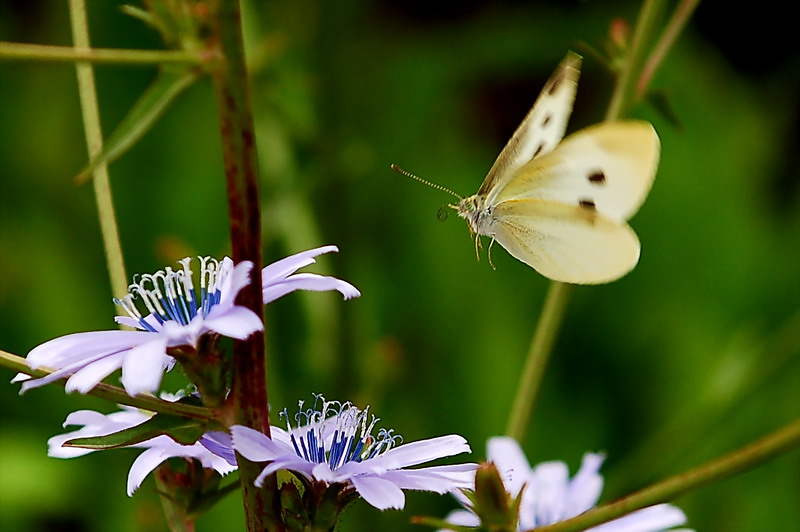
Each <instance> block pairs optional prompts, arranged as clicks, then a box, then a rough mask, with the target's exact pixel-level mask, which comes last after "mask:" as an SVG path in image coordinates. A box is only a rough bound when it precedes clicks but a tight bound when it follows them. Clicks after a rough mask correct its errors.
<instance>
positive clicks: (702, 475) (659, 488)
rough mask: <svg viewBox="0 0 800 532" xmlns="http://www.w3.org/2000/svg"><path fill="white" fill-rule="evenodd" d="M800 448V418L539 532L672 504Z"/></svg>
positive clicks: (568, 531) (564, 530)
mask: <svg viewBox="0 0 800 532" xmlns="http://www.w3.org/2000/svg"><path fill="white" fill-rule="evenodd" d="M798 445H800V418H798V419H796V420H794V421H792V422H791V423H789V424H788V425H786V426H784V427H782V428H780V429H778V430H776V431H775V432H773V433H772V434H769V435H767V436H765V437H763V438H761V439H760V440H757V441H755V442H753V443H751V444H749V445H746V446H745V447H742V448H741V449H739V450H738V451H734V452H732V453H729V454H727V455H725V456H723V457H721V458H717V459H716V460H712V461H711V462H708V463H706V464H704V465H702V466H700V467H697V468H695V469H691V470H689V471H686V472H685V473H681V474H679V475H675V476H673V477H669V478H667V479H665V480H662V481H661V482H658V483H656V484H653V485H652V486H649V487H647V488H644V489H642V490H640V491H637V492H636V493H633V494H631V495H628V496H627V497H624V498H622V499H619V500H617V501H615V502H612V503H609V504H606V505H604V506H599V507H597V508H594V509H593V510H589V511H588V512H586V513H583V514H581V515H579V516H577V517H573V518H572V519H567V520H566V521H561V522H559V523H555V524H553V525H549V526H543V527H539V528H537V529H536V532H572V531H576V530H585V529H586V528H589V527H592V526H595V525H598V524H600V523H605V522H607V521H610V520H612V519H615V518H617V517H620V516H622V515H625V514H628V513H630V512H632V511H634V510H639V509H641V508H646V507H648V506H652V505H654V504H658V503H662V502H667V501H670V500H672V499H674V498H676V497H679V496H680V495H683V494H685V493H687V492H689V491H692V490H694V489H696V488H698V487H700V486H703V485H705V484H709V483H711V482H715V481H718V480H722V479H724V478H727V477H729V476H731V475H734V474H736V473H740V472H742V471H746V470H748V469H752V468H754V467H756V466H758V465H760V464H762V463H764V462H766V461H768V460H771V459H773V458H775V457H776V456H779V455H781V454H783V453H785V452H787V451H789V450H790V449H792V448H793V447H796V446H798Z"/></svg>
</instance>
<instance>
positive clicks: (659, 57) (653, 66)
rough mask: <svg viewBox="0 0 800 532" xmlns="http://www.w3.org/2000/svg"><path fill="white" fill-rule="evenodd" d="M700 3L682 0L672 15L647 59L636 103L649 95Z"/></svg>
mask: <svg viewBox="0 0 800 532" xmlns="http://www.w3.org/2000/svg"><path fill="white" fill-rule="evenodd" d="M699 3H700V0H681V3H680V4H678V7H676V8H675V12H674V13H673V14H672V18H671V19H670V20H669V23H667V27H666V28H665V29H664V32H663V33H662V34H661V38H660V39H659V40H658V43H657V44H656V46H655V47H654V48H653V51H652V53H651V54H650V57H648V58H647V62H646V63H645V65H644V68H643V69H642V74H641V76H639V81H637V82H636V101H639V100H641V99H642V98H644V97H645V95H646V94H647V88H648V86H649V85H650V81H651V80H652V79H653V75H654V74H655V73H656V70H658V67H660V66H661V62H662V61H664V58H665V57H666V56H667V52H668V51H669V50H670V48H672V45H673V44H675V40H676V39H677V38H678V35H680V33H681V31H682V30H683V28H684V26H686V23H687V22H689V18H690V17H691V16H692V13H694V10H695V9H696V8H697V5H698V4H699Z"/></svg>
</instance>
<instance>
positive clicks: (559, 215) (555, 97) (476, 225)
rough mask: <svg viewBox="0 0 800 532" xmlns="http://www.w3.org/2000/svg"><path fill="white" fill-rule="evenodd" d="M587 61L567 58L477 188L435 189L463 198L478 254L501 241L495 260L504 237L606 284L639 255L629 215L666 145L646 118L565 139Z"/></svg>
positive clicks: (522, 250)
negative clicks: (484, 240)
mask: <svg viewBox="0 0 800 532" xmlns="http://www.w3.org/2000/svg"><path fill="white" fill-rule="evenodd" d="M580 66H581V57H580V56H579V55H577V54H574V53H569V54H567V56H566V57H565V58H564V60H563V61H562V62H561V63H560V64H559V66H558V68H557V69H556V71H555V73H554V74H553V75H552V76H551V77H550V79H549V80H548V81H547V83H546V84H545V86H544V89H543V90H542V92H541V94H540V95H539V97H538V98H537V99H536V102H535V103H534V104H533V107H532V108H531V110H530V111H529V112H528V114H527V115H526V116H525V118H524V119H523V121H522V123H521V124H520V126H519V127H518V128H517V130H516V131H515V132H514V135H513V136H512V137H511V140H509V142H508V144H506V146H505V147H504V148H503V150H502V151H501V152H500V155H499V156H498V157H497V160H495V162H494V164H493V165H492V167H491V169H490V170H489V173H488V174H487V176H486V178H485V179H484V181H483V184H482V185H481V187H480V188H479V189H478V192H477V194H474V195H472V196H469V197H466V198H462V197H461V196H459V195H458V194H455V193H454V192H452V191H450V190H449V189H446V188H444V187H440V186H438V185H433V186H435V187H436V188H439V189H442V190H445V191H447V192H450V193H451V194H454V195H455V196H457V197H458V198H459V200H460V201H459V202H458V203H457V204H455V205H449V207H451V208H453V209H455V210H456V211H457V212H458V216H460V217H461V218H464V219H466V220H467V223H468V225H469V229H470V234H471V235H473V236H474V238H475V250H476V253H478V247H479V245H480V237H481V236H482V235H483V236H488V237H490V238H491V239H492V240H491V243H490V244H489V251H488V254H489V262H490V264H491V247H492V244H494V242H495V241H497V242H499V243H500V245H501V246H503V247H504V248H505V249H506V250H507V251H508V252H509V253H510V254H511V255H512V256H514V257H515V258H517V259H519V260H520V261H522V262H524V263H525V264H527V265H528V266H530V267H532V268H533V269H535V270H536V271H538V272H539V273H540V274H542V275H544V276H545V277H548V278H550V279H552V280H554V281H560V282H565V283H575V284H598V283H605V282H610V281H613V280H616V279H618V278H620V277H622V276H623V275H625V274H627V273H628V272H629V271H631V270H632V269H633V268H634V267H635V266H636V264H637V263H638V261H639V254H640V244H639V239H638V238H637V236H636V233H634V231H633V229H631V227H630V226H629V225H628V224H627V220H628V219H629V218H630V217H631V216H633V215H634V214H635V213H636V211H637V210H638V209H639V207H640V206H641V204H642V203H643V202H644V199H645V197H646V196H647V193H648V192H649V190H650V187H651V186H652V183H653V179H654V178H655V174H656V169H657V167H658V159H659V151H660V144H659V139H658V135H657V134H656V132H655V129H654V128H653V126H652V125H651V124H650V123H648V122H644V121H639V120H620V121H609V122H603V123H600V124H597V125H593V126H590V127H587V128H585V129H582V130H580V131H578V132H576V133H573V134H572V135H569V136H568V137H566V138H564V139H563V140H562V138H563V136H564V133H565V131H566V129H567V121H568V119H569V116H570V114H571V112H572V104H573V101H574V100H575V92H576V90H577V85H578V77H579V74H580ZM393 167H394V166H393ZM394 168H395V169H397V170H398V171H401V170H400V169H399V168H397V167H394ZM401 172H402V173H404V174H406V175H409V176H410V177H414V178H416V179H418V180H420V181H423V182H426V181H425V180H422V179H420V178H417V177H416V176H413V175H412V174H409V173H408V172H405V171H401ZM426 183H427V184H431V185H432V183H429V182H426Z"/></svg>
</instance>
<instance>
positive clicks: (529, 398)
mask: <svg viewBox="0 0 800 532" xmlns="http://www.w3.org/2000/svg"><path fill="white" fill-rule="evenodd" d="M662 1H663V0H645V2H644V4H643V5H642V9H641V10H640V12H639V17H638V19H637V22H636V28H635V30H634V34H633V39H632V43H631V48H630V50H629V52H628V56H627V57H626V58H625V63H624V66H623V68H622V71H621V72H620V74H619V76H618V78H617V83H616V85H615V87H614V92H613V94H612V96H611V101H610V102H609V106H608V110H607V112H606V116H605V119H606V120H616V119H618V118H619V117H620V116H622V115H623V113H624V112H625V110H626V109H627V107H628V106H630V103H631V102H630V98H631V94H632V90H631V85H632V80H634V79H636V78H635V77H634V74H635V72H636V69H637V68H638V65H639V64H640V63H641V56H642V55H643V54H644V46H645V44H646V42H647V40H648V37H649V36H650V35H651V34H652V32H653V26H654V25H655V21H656V19H657V18H658V16H657V15H658V13H659V11H660V4H661V2H662ZM568 295H569V286H568V285H566V284H564V283H559V282H556V281H553V282H552V283H551V284H550V287H549V289H548V292H547V296H546V298H545V302H544V308H543V309H542V314H541V315H540V317H539V323H538V324H537V326H536V331H535V332H534V334H533V338H532V340H531V346H530V348H529V350H528V358H527V360H526V362H525V368H524V369H523V371H522V375H521V376H520V381H519V385H518V388H517V393H516V396H515V398H514V405H513V406H512V408H511V414H510V416H509V421H508V427H507V428H506V434H507V435H508V436H511V437H512V438H514V439H516V440H517V441H520V442H521V441H522V438H523V436H524V435H525V430H526V428H527V426H528V424H529V422H530V418H531V412H532V411H533V405H534V403H535V401H536V396H537V394H538V391H539V386H540V384H541V381H542V375H543V373H544V369H545V367H546V366H547V361H548V359H549V358H550V352H551V351H552V348H553V342H554V341H555V338H556V335H557V334H558V331H559V329H560V328H561V322H562V320H563V317H564V310H565V308H566V305H567V299H568Z"/></svg>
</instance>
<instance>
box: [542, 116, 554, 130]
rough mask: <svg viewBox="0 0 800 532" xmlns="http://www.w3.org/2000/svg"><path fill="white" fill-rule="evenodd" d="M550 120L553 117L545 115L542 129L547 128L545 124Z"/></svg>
mask: <svg viewBox="0 0 800 532" xmlns="http://www.w3.org/2000/svg"><path fill="white" fill-rule="evenodd" d="M552 118H553V116H552V115H550V114H548V115H546V116H545V117H544V120H542V127H547V124H549V123H550V120H551V119H552Z"/></svg>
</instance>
